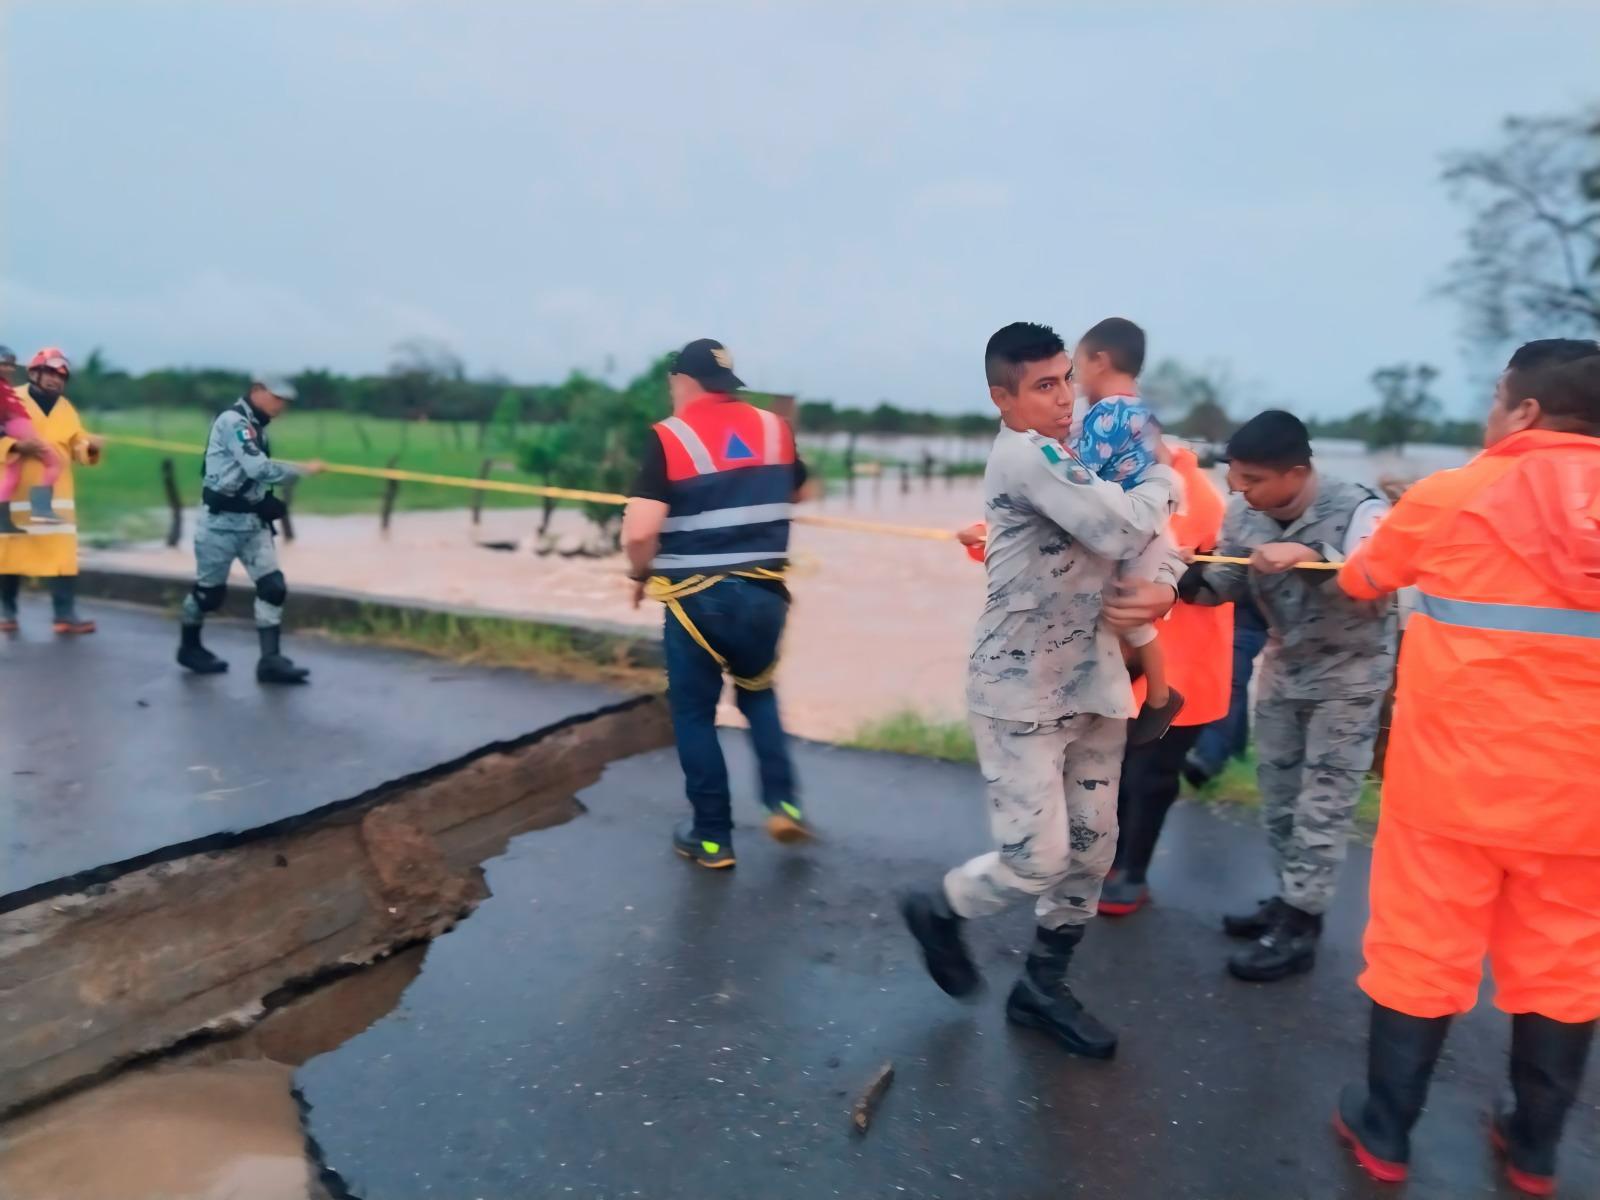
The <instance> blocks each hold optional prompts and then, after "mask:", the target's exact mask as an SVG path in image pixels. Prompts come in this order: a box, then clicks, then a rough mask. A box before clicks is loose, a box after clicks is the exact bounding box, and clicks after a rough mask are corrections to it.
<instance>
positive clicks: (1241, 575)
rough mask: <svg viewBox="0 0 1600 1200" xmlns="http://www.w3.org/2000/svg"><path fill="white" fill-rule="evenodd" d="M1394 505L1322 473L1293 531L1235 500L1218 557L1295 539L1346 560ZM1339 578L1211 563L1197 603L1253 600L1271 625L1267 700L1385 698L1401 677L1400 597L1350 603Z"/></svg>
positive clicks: (1264, 672)
mask: <svg viewBox="0 0 1600 1200" xmlns="http://www.w3.org/2000/svg"><path fill="white" fill-rule="evenodd" d="M1387 507H1388V506H1387V505H1386V504H1385V503H1384V501H1383V500H1382V498H1381V497H1379V496H1378V494H1377V493H1376V492H1374V491H1371V490H1370V489H1368V488H1364V487H1362V486H1360V485H1359V484H1354V483H1346V482H1345V481H1344V480H1342V479H1334V478H1332V477H1330V476H1327V475H1323V474H1320V473H1319V474H1318V475H1317V496H1316V499H1314V500H1313V501H1312V502H1311V506H1310V507H1309V508H1307V509H1306V511H1305V512H1304V513H1303V514H1302V515H1301V517H1300V519H1299V520H1298V521H1295V522H1293V523H1292V524H1290V525H1289V526H1288V527H1287V528H1285V527H1284V526H1283V525H1280V524H1279V523H1278V522H1277V521H1276V520H1275V519H1274V518H1272V517H1270V516H1268V515H1267V514H1266V513H1263V512H1256V511H1254V510H1253V509H1251V508H1249V507H1248V506H1247V505H1246V504H1245V503H1244V499H1243V497H1240V496H1235V497H1234V498H1233V499H1232V500H1231V501H1230V502H1229V505H1228V514H1227V517H1226V519H1225V520H1224V521H1223V524H1222V539H1221V542H1220V544H1219V546H1218V548H1217V553H1219V554H1227V555H1233V556H1236V557H1248V556H1249V554H1250V552H1251V551H1252V550H1254V549H1255V548H1256V547H1257V546H1261V545H1265V544H1266V543H1268V542H1298V543H1300V544H1301V545H1304V546H1310V547H1312V548H1313V549H1315V550H1316V551H1317V552H1318V553H1319V554H1320V555H1321V556H1322V558H1323V560H1324V561H1325V562H1343V561H1344V559H1345V558H1346V557H1348V555H1349V553H1350V552H1351V551H1352V550H1353V549H1354V548H1355V546H1354V544H1352V539H1354V541H1359V540H1360V538H1361V537H1362V536H1364V535H1365V534H1367V533H1370V532H1371V523H1370V518H1372V517H1374V516H1375V515H1377V513H1380V512H1382V511H1383V510H1384V509H1386V508H1387ZM1334 574H1335V572H1333V571H1303V570H1292V571H1285V572H1283V573H1282V574H1281V575H1262V574H1260V573H1259V572H1256V571H1251V570H1250V569H1249V568H1247V567H1236V566H1226V565H1218V564H1213V565H1211V566H1208V567H1206V568H1205V571H1204V574H1203V578H1204V586H1203V587H1202V588H1201V590H1200V591H1199V592H1198V593H1197V594H1196V595H1195V596H1194V602H1195V603H1197V604H1218V603H1223V602H1226V601H1230V600H1238V599H1241V598H1243V597H1245V596H1246V595H1248V596H1249V598H1250V599H1252V600H1254V601H1255V605H1256V608H1257V609H1259V610H1260V612H1261V615H1262V617H1263V618H1264V619H1265V620H1266V622H1267V648H1266V651H1265V653H1264V656H1263V657H1262V660H1261V692H1260V694H1261V695H1262V696H1263V697H1266V696H1276V697H1279V698H1282V699H1285V700H1350V699H1355V698H1357V697H1361V696H1371V695H1381V694H1382V693H1383V692H1384V691H1385V690H1386V689H1387V688H1388V686H1389V683H1390V681H1391V680H1392V679H1393V678H1394V658H1395V609H1394V598H1393V597H1392V596H1385V597H1384V598H1383V599H1382V600H1377V601H1363V600H1352V599H1351V598H1350V597H1349V596H1347V595H1345V593H1344V591H1343V589H1341V588H1340V587H1339V584H1338V581H1337V580H1336V579H1335V578H1334ZM1185 594H1186V595H1187V588H1186V589H1185Z"/></svg>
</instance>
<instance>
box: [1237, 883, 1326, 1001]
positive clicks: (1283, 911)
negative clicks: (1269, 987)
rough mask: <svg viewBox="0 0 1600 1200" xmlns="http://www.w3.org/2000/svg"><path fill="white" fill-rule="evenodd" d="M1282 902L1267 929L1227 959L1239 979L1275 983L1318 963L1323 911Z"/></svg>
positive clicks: (1309, 968) (1307, 969)
mask: <svg viewBox="0 0 1600 1200" xmlns="http://www.w3.org/2000/svg"><path fill="white" fill-rule="evenodd" d="M1279 904H1280V905H1281V907H1280V908H1279V909H1278V911H1277V912H1276V913H1275V914H1274V915H1273V918H1272V923H1271V924H1270V925H1268V926H1267V931H1266V932H1265V933H1263V934H1262V935H1261V936H1260V937H1258V938H1257V939H1256V940H1255V941H1253V942H1251V943H1250V944H1249V945H1248V946H1246V947H1245V948H1244V949H1243V950H1241V951H1239V953H1237V954H1235V955H1234V956H1233V957H1232V958H1230V959H1229V960H1228V970H1229V971H1230V972H1231V973H1232V974H1233V976H1234V977H1235V978H1236V979H1248V980H1249V981H1250V982H1252V983H1272V982H1273V981H1275V980H1278V979H1287V978H1288V977H1289V976H1291V975H1299V974H1301V973H1302V972H1304V971H1309V970H1311V968H1312V967H1313V966H1315V965H1316V961H1317V939H1318V938H1319V937H1321V936H1322V917H1321V915H1320V914H1318V913H1308V912H1305V911H1304V910H1302V909H1298V908H1296V907H1295V906H1294V905H1292V904H1290V903H1288V902H1287V901H1279Z"/></svg>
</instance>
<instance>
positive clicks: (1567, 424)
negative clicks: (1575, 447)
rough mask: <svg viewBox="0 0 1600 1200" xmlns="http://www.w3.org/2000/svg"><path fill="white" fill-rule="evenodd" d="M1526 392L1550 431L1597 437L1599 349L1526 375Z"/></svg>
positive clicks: (1599, 422) (1599, 424)
mask: <svg viewBox="0 0 1600 1200" xmlns="http://www.w3.org/2000/svg"><path fill="white" fill-rule="evenodd" d="M1528 389H1529V390H1528V391H1526V392H1524V393H1523V395H1524V396H1532V397H1533V398H1534V399H1535V400H1537V401H1538V402H1539V410H1540V412H1542V413H1543V414H1544V418H1545V421H1546V423H1547V424H1548V426H1549V427H1550V428H1552V429H1558V430H1565V431H1569V432H1572V433H1582V434H1587V435H1588V436H1589V437H1600V349H1597V350H1596V352H1595V353H1593V354H1589V355H1587V356H1585V357H1583V358H1577V359H1571V360H1569V361H1567V362H1565V363H1561V364H1560V365H1558V366H1549V367H1541V368H1538V369H1536V370H1534V371H1530V372H1528ZM1518 390H1519V391H1520V390H1521V389H1518ZM1515 398H1516V399H1522V398H1523V397H1522V396H1518V397H1515Z"/></svg>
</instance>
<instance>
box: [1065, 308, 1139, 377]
mask: <svg viewBox="0 0 1600 1200" xmlns="http://www.w3.org/2000/svg"><path fill="white" fill-rule="evenodd" d="M1078 346H1079V348H1080V349H1083V350H1087V351H1088V352H1089V353H1090V354H1098V353H1099V352H1101V351H1102V350H1103V351H1105V354H1106V357H1107V358H1109V359H1110V360H1111V365H1112V366H1113V367H1115V368H1116V369H1117V370H1119V371H1121V372H1123V373H1124V374H1126V375H1138V374H1139V372H1140V371H1142V370H1144V330H1142V329H1140V328H1139V327H1138V326H1137V325H1135V324H1134V323H1133V322H1132V321H1130V320H1128V318H1127V317H1107V318H1106V319H1105V320H1104V321H1101V322H1099V323H1098V324H1096V325H1093V326H1091V327H1090V329H1089V332H1088V333H1086V334H1084V335H1083V336H1082V337H1081V338H1079V339H1078Z"/></svg>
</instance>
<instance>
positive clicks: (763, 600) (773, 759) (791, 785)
mask: <svg viewBox="0 0 1600 1200" xmlns="http://www.w3.org/2000/svg"><path fill="white" fill-rule="evenodd" d="M680 603H681V604H682V605H683V608H684V611H685V612H686V613H688V614H689V619H690V620H691V621H693V622H694V624H695V627H696V628H697V629H699V630H700V633H701V635H702V636H704V638H705V639H706V641H708V642H710V643H711V645H713V646H715V647H716V649H717V652H718V653H719V654H721V655H722V657H723V658H725V659H727V661H728V666H729V668H730V670H731V671H732V672H733V674H735V675H739V676H743V677H752V676H756V675H759V674H761V673H762V672H763V671H765V670H766V669H767V668H768V667H769V666H771V665H772V662H773V660H774V659H776V658H777V656H778V642H779V640H780V639H781V638H782V637H783V625H784V621H785V620H786V619H787V618H788V615H789V602H788V600H787V599H785V598H784V597H783V596H782V595H781V594H780V593H778V592H777V591H776V590H775V589H773V588H771V587H767V586H764V585H762V584H759V583H756V582H754V581H752V580H748V579H739V578H737V577H729V578H728V579H725V580H723V581H722V582H721V583H719V584H717V585H716V586H715V587H711V588H707V589H706V590H705V591H703V592H697V593H695V594H694V595H692V596H685V597H684V598H683V599H682V601H680ZM663 642H664V647H665V651H666V660H667V699H668V703H669V704H670V706H671V708H672V731H673V735H674V737H675V738H676V739H677V743H678V762H679V763H680V764H681V765H682V767H683V779H684V788H685V790H686V791H687V793H688V796H689V803H690V805H691V806H693V808H694V833H695V837H697V838H704V839H706V840H707V841H713V842H726V841H728V840H729V838H730V835H731V834H732V832H733V808H732V797H731V794H730V792H729V790H728V764H727V761H726V760H725V759H724V758H723V757H722V746H721V744H720V743H719V742H718V741H717V701H718V700H719V699H720V698H721V696H722V668H721V667H719V666H718V665H717V662H716V660H715V659H713V658H712V657H711V656H710V655H709V654H707V653H706V652H705V650H704V649H702V648H701V646H700V644H699V643H698V642H696V641H695V640H694V639H693V638H692V637H690V636H689V633H688V631H687V630H685V629H684V628H683V626H682V625H681V624H680V623H679V621H678V618H677V617H675V616H673V615H672V611H671V610H670V609H669V610H668V611H667V614H666V628H665V632H664V634H663ZM737 696H738V702H739V711H740V712H742V713H743V714H744V716H745V720H747V721H749V722H750V742H751V744H752V745H753V746H754V747H755V752H756V761H757V763H758V764H759V765H760V770H761V801H762V803H763V804H765V805H766V806H767V807H768V808H776V807H777V806H778V805H779V804H781V803H783V802H785V801H792V800H793V799H794V798H795V780H794V767H793V765H792V764H791V763H790V761H789V735H788V734H786V733H785V732H784V731H783V722H782V721H781V720H780V719H779V717H778V697H777V693H776V692H774V691H773V690H772V689H771V688H767V689H765V690H763V691H759V692H750V691H746V690H745V689H743V688H738V689H737Z"/></svg>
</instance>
